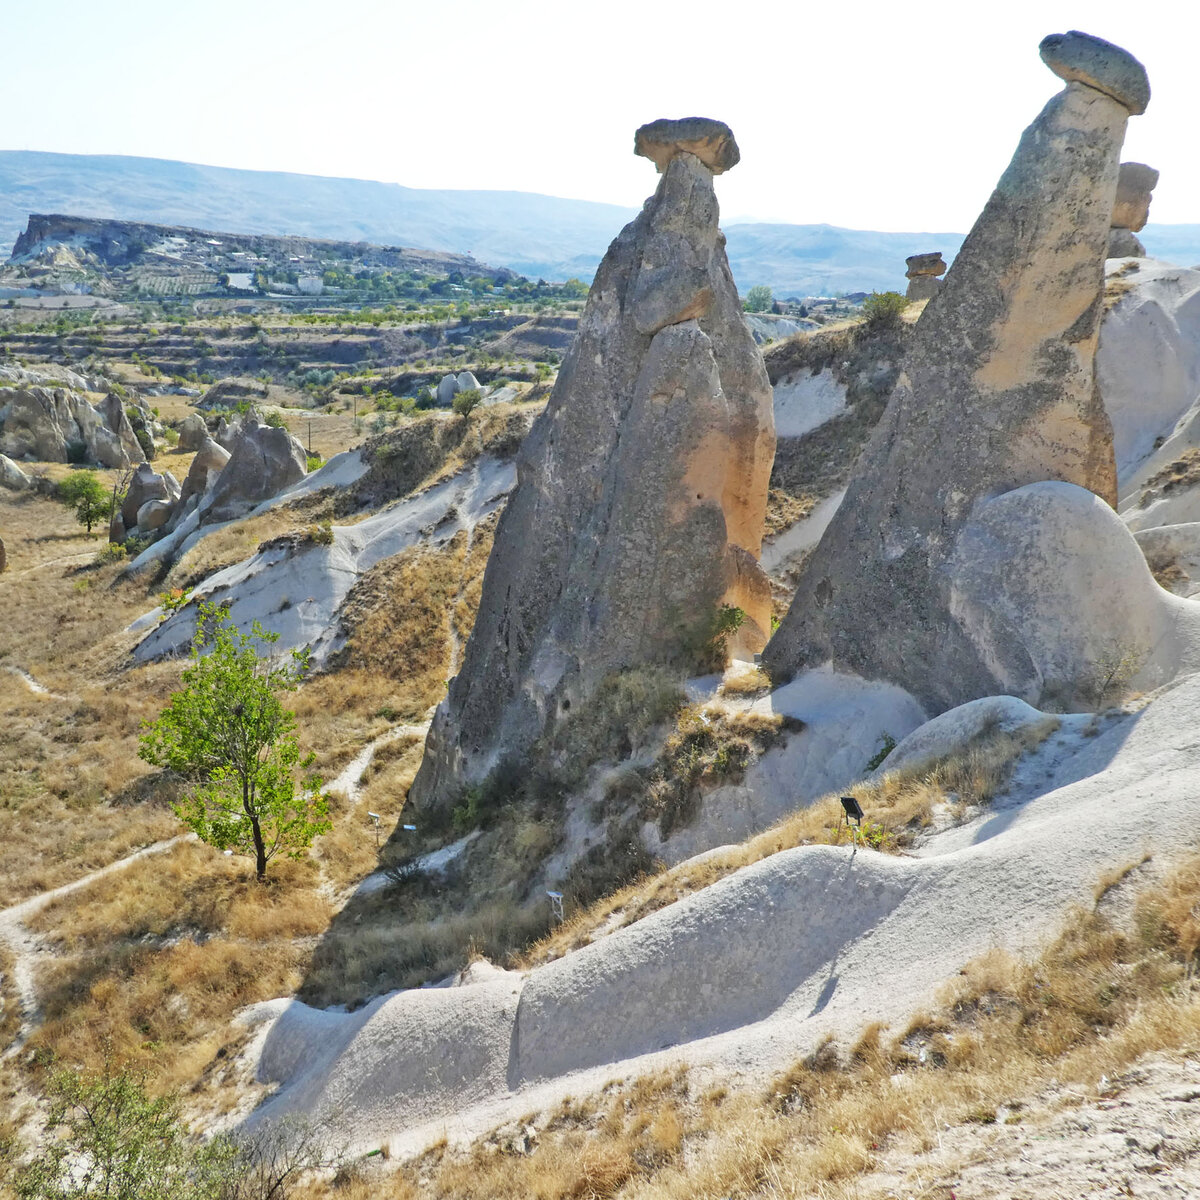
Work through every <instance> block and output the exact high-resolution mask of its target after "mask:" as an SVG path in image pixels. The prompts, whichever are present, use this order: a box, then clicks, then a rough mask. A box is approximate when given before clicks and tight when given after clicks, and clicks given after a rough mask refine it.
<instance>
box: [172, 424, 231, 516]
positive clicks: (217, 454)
mask: <svg viewBox="0 0 1200 1200" xmlns="http://www.w3.org/2000/svg"><path fill="white" fill-rule="evenodd" d="M229 457H230V456H229V451H228V450H226V449H225V447H224V446H220V445H218V444H217V443H216V442H214V441H213V440H212V438H210V437H205V439H204V441H203V442H201V443H200V445H199V447H198V448H197V450H196V457H195V458H193V459H192V465H191V467H189V468H188V473H187V476H186V477H185V478H184V481H183V491H182V493H181V496H180V499H181V500H183V501H185V502H186V501H187V500H189V499H190V498H191V497H192V496H203V495H204V493H205V492H207V491H208V489H209V488H210V487H212V486H213V484H214V483H216V481H217V477H218V476H219V475H220V474H221V472H222V471H223V470H224V469H225V464H226V463H227V462H229Z"/></svg>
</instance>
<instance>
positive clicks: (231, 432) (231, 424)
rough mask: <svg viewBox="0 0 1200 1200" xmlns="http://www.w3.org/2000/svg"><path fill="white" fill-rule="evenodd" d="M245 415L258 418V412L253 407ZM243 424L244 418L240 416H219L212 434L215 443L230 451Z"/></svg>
mask: <svg viewBox="0 0 1200 1200" xmlns="http://www.w3.org/2000/svg"><path fill="white" fill-rule="evenodd" d="M247 415H252V416H254V418H255V420H257V419H258V414H257V413H256V412H255V411H254V410H253V409H251V410H250V413H249V414H247ZM243 424H244V418H242V417H236V416H234V417H229V418H225V417H220V418H219V419H218V421H217V429H216V432H215V433H214V434H213V437H214V439H215V440H216V443H217V445H218V446H221V447H223V448H224V449H226V450H230V451H231V450H232V449H233V447H234V445H235V444H236V442H237V440H238V437H239V436H240V435H241V432H242V425H243Z"/></svg>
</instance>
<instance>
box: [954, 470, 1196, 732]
mask: <svg viewBox="0 0 1200 1200" xmlns="http://www.w3.org/2000/svg"><path fill="white" fill-rule="evenodd" d="M946 574H947V578H948V580H949V583H950V608H951V611H952V613H953V614H954V617H955V619H956V622H957V625H958V628H959V629H961V630H962V631H963V632H964V633H965V634H966V636H967V637H968V638H969V639H970V641H971V643H972V644H973V646H974V647H975V649H976V651H977V653H978V656H979V658H980V659H981V660H983V661H985V662H987V664H988V666H989V669H990V671H991V672H992V675H993V677H994V679H995V682H996V684H997V690H998V691H1002V692H1005V693H1007V694H1008V695H1011V696H1017V697H1020V698H1021V699H1023V700H1026V701H1028V702H1029V703H1030V704H1034V705H1037V706H1039V707H1046V706H1047V705H1052V706H1054V707H1057V708H1060V709H1061V708H1065V709H1068V710H1091V709H1097V708H1101V707H1103V706H1104V705H1105V704H1109V703H1114V702H1115V701H1116V700H1118V699H1119V698H1120V696H1121V695H1122V694H1123V693H1124V691H1125V690H1127V689H1129V688H1138V689H1140V690H1149V689H1150V688H1154V687H1157V686H1159V685H1160V684H1163V683H1166V682H1168V681H1169V680H1171V679H1173V678H1175V676H1176V675H1177V674H1182V673H1185V672H1187V671H1194V670H1195V669H1196V668H1197V666H1200V604H1196V603H1195V602H1194V601H1190V600H1182V599H1179V598H1178V597H1175V596H1172V595H1169V594H1168V593H1167V592H1165V591H1164V590H1163V589H1162V588H1160V587H1159V586H1158V584H1157V583H1155V581H1154V578H1153V576H1152V575H1151V574H1150V568H1149V567H1148V566H1147V564H1146V560H1145V558H1144V557H1143V554H1142V550H1141V548H1140V547H1139V546H1138V543H1137V542H1136V541H1135V540H1134V537H1133V535H1132V534H1131V533H1130V532H1129V530H1128V529H1126V527H1125V526H1124V525H1123V524H1122V522H1121V519H1120V518H1119V517H1118V516H1117V515H1116V513H1114V512H1113V510H1112V509H1111V508H1110V507H1109V506H1108V505H1107V504H1105V503H1104V502H1103V501H1102V500H1101V499H1100V498H1099V497H1098V496H1096V495H1094V494H1093V493H1091V492H1089V491H1087V490H1085V489H1084V488H1081V487H1076V486H1074V485H1073V484H1069V483H1032V484H1027V485H1026V486H1025V487H1022V488H1016V489H1014V490H1013V491H1010V492H1005V493H1003V494H1002V495H999V496H995V497H993V498H991V499H987V500H984V501H982V502H980V503H979V504H978V505H977V506H976V508H975V511H974V513H973V514H972V517H971V520H970V521H969V522H967V524H966V525H964V526H963V528H962V530H961V532H960V533H959V536H958V538H957V539H956V542H955V546H954V551H953V554H952V556H951V558H950V560H949V562H948V563H947V566H946Z"/></svg>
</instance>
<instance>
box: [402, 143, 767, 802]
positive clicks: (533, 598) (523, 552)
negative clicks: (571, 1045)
mask: <svg viewBox="0 0 1200 1200" xmlns="http://www.w3.org/2000/svg"><path fill="white" fill-rule="evenodd" d="M686 125H687V128H686V129H685V130H683V133H684V134H685V135H686V136H685V137H683V138H682V140H679V141H677V142H674V143H670V142H669V141H668V140H665V139H668V135H669V133H670V131H669V129H667V128H666V127H665V125H664V123H661V122H656V123H655V125H654V126H649V127H644V128H643V130H642V131H641V132H642V133H645V130H646V129H653V130H655V133H654V137H653V139H650V138H646V137H644V138H639V142H638V145H639V147H641V148H644V149H645V152H646V153H647V154H648V155H651V156H653V157H655V161H656V162H658V161H660V160H661V161H662V163H663V164H664V166H665V169H664V171H663V174H662V178H661V180H660V181H659V185H658V189H657V191H656V192H655V194H654V196H653V197H652V198H651V199H650V200H648V201H647V202H646V205H645V207H644V209H643V210H642V213H641V214H640V215H639V216H638V217H637V218H636V219H635V220H634V221H632V222H631V223H630V224H629V225H627V226H626V227H625V228H624V229H623V230H622V231H621V233H620V234H619V235H618V237H617V238H616V240H615V241H614V242H613V243H612V245H611V246H610V247H609V250H608V253H607V254H606V256H605V258H604V262H603V263H602V264H601V266H600V270H599V272H598V273H597V275H596V278H595V282H594V283H593V285H592V289H591V294H590V295H589V297H588V301H587V307H586V308H585V310H584V313H583V317H582V319H581V320H580V323H579V329H578V333H577V335H576V338H575V341H574V343H573V344H572V346H571V349H570V351H569V352H568V354H567V356H566V359H565V361H564V363H563V366H562V369H561V371H560V372H559V376H558V381H557V382H556V384H555V386H554V391H553V393H552V394H551V397H550V401H549V404H548V405H547V407H546V410H545V412H544V413H543V414H542V415H541V416H540V417H539V418H538V420H537V422H536V424H535V425H534V427H533V430H532V431H531V432H530V434H529V437H528V438H527V439H526V441H525V443H524V445H523V447H522V449H521V453H520V458H519V460H518V483H517V487H516V490H515V491H514V493H513V495H512V497H511V499H510V500H509V502H508V505H507V506H506V508H505V510H504V515H503V517H502V518H501V521H500V524H499V527H498V529H497V531H496V537H495V546H494V549H493V551H492V554H491V558H490V559H489V561H488V567H487V573H486V575H485V577H484V584H483V595H482V598H481V601H480V605H479V613H478V616H477V618H476V622H475V628H474V630H473V632H472V634H471V638H470V641H469V642H468V644H467V648H466V654H465V657H464V660H463V666H462V670H461V671H460V672H459V674H458V676H457V677H456V678H455V679H453V680H452V681H451V683H450V691H449V695H448V696H447V698H446V699H445V700H444V701H443V702H442V704H441V705H440V707H439V709H438V712H437V715H436V717H435V719H434V723H433V727H432V729H431V730H430V734H429V740H428V743H427V747H426V753H425V760H424V762H423V764H422V767H421V772H420V774H419V775H418V777H417V779H416V782H415V783H414V785H413V789H412V793H411V794H412V797H413V799H414V801H415V802H416V803H417V804H418V805H421V806H431V805H441V804H445V803H446V802H448V801H449V800H451V799H452V798H453V797H454V796H455V794H456V793H457V792H458V790H459V789H460V787H461V786H462V785H463V784H464V783H467V782H471V781H474V780H479V779H481V778H483V777H484V776H486V775H487V773H488V772H489V771H490V770H491V769H492V768H493V767H494V766H496V764H497V762H498V760H499V758H500V756H501V754H502V753H503V754H504V755H506V756H513V757H519V756H520V755H521V754H522V753H523V752H524V751H526V750H527V749H528V748H529V747H530V746H531V744H532V743H533V742H534V741H535V740H536V739H537V738H538V736H539V735H540V734H541V733H542V732H543V731H544V730H546V729H547V728H548V727H550V726H552V725H553V724H554V722H555V721H557V720H558V719H559V718H560V716H561V715H562V714H564V713H566V712H567V711H568V710H569V709H571V708H572V707H574V708H575V710H576V711H577V712H578V711H579V707H580V705H581V703H582V702H584V701H586V700H587V698H588V696H589V695H590V694H591V692H592V690H593V689H594V688H595V686H596V685H597V683H599V682H600V680H602V679H603V678H604V677H605V676H607V675H609V674H611V673H612V672H615V671H619V670H621V669H623V668H626V667H631V666H634V665H645V664H651V663H663V662H678V663H681V664H683V663H685V662H687V661H688V660H689V657H690V656H691V655H693V654H694V639H695V637H696V635H697V634H698V633H701V631H702V630H703V629H704V628H706V627H708V628H711V624H710V623H711V621H712V619H713V617H714V615H715V613H716V611H717V608H718V606H719V605H721V604H723V603H727V604H733V605H737V606H739V607H741V608H742V609H744V610H745V612H746V613H747V621H746V625H745V626H744V627H743V634H744V649H745V650H747V651H748V650H751V649H756V648H758V647H759V646H761V644H762V642H763V640H764V634H765V631H766V630H767V629H768V628H769V623H770V616H771V612H770V593H769V586H768V583H767V580H766V577H765V575H764V574H763V573H762V570H761V568H760V567H759V565H758V561H757V560H758V556H759V551H760V548H761V540H762V532H763V524H764V518H765V512H766V497H767V481H768V477H769V474H770V470H771V462H772V459H773V457H774V452H775V435H774V428H773V422H772V412H771V388H770V384H769V382H768V379H767V375H766V370H765V368H764V367H763V363H762V359H761V357H760V356H759V354H758V351H757V349H756V347H755V344H754V340H753V338H752V337H751V335H750V333H749V330H748V329H747V327H746V323H745V320H744V318H743V316H742V311H741V304H740V302H739V300H738V294H737V289H736V287H735V286H734V283H733V279H732V276H731V275H730V271H729V265H728V262H727V260H726V257H725V249H724V237H723V236H722V234H721V232H720V230H719V229H718V227H717V216H718V208H717V198H716V195H715V193H714V191H713V173H712V171H711V170H710V169H709V168H708V167H707V166H706V165H705V163H704V162H702V161H701V159H700V158H698V157H697V156H696V154H694V153H692V151H691V149H690V147H692V146H694V145H695V144H696V139H697V138H698V137H700V134H701V133H703V132H704V131H707V133H705V134H704V136H706V137H709V138H710V139H713V138H715V139H717V141H719V137H718V133H719V131H721V130H725V127H724V126H721V125H719V123H717V122H704V123H702V127H701V126H697V125H694V124H693V123H691V122H688V123H686ZM720 136H727V137H728V140H729V143H730V144H729V146H728V147H727V148H726V149H725V150H724V151H722V153H721V156H720V161H721V162H724V163H726V164H730V163H732V162H736V160H737V153H736V146H735V145H733V143H732V135H731V134H728V131H727V130H726V131H725V134H722V135H720ZM713 144H716V143H715V142H713ZM689 643H692V644H691V645H689Z"/></svg>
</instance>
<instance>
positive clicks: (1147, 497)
mask: <svg viewBox="0 0 1200 1200" xmlns="http://www.w3.org/2000/svg"><path fill="white" fill-rule="evenodd" d="M1197 483H1200V449H1194V450H1185V451H1184V452H1183V453H1182V454H1181V455H1180V456H1179V457H1178V458H1177V459H1175V461H1174V462H1170V463H1168V464H1167V465H1166V466H1165V467H1163V468H1162V469H1161V470H1159V471H1156V472H1155V473H1154V474H1153V475H1151V476H1150V478H1149V479H1147V480H1146V486H1145V488H1144V489H1143V490H1142V495H1141V498H1140V499H1139V500H1138V507H1139V508H1145V507H1146V505H1147V504H1149V503H1150V502H1151V501H1152V500H1157V499H1158V497H1159V496H1169V495H1170V494H1171V493H1172V492H1177V491H1179V490H1181V489H1182V488H1190V487H1194V486H1195V485H1196V484H1197Z"/></svg>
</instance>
